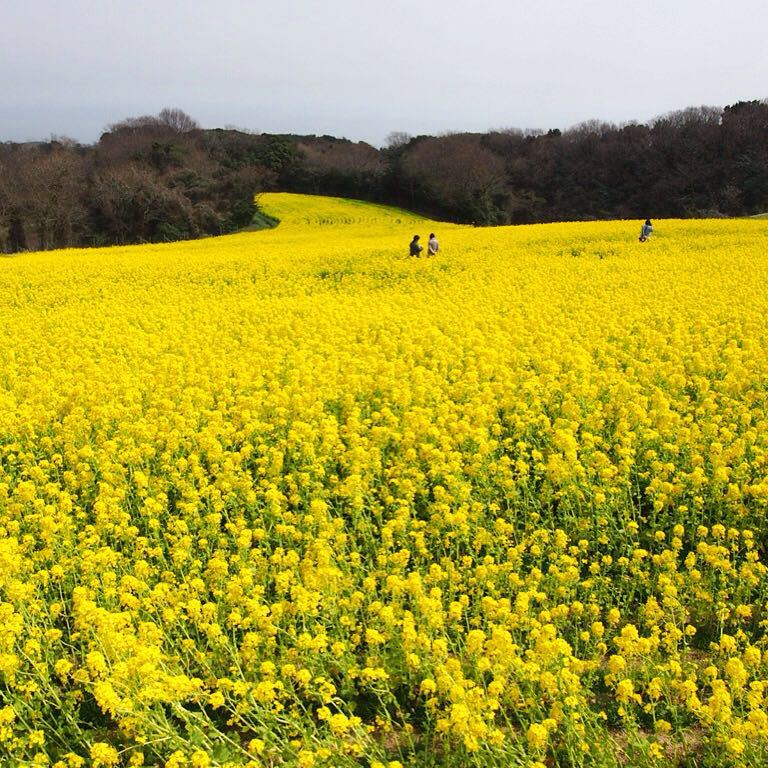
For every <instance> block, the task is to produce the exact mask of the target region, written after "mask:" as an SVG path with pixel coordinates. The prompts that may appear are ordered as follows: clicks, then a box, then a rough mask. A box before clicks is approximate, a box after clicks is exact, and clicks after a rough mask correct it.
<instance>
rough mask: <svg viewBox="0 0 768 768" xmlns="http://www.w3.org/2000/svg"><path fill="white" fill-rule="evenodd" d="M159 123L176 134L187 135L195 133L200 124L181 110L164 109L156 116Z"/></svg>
mask: <svg viewBox="0 0 768 768" xmlns="http://www.w3.org/2000/svg"><path fill="white" fill-rule="evenodd" d="M157 117H158V119H159V120H160V122H161V123H164V124H165V125H167V126H168V127H169V128H171V129H172V130H174V131H176V133H188V132H189V131H195V130H197V129H198V128H199V127H200V123H198V122H197V120H195V119H194V118H192V117H190V116H189V115H188V114H187V113H186V112H184V111H183V110H181V109H177V108H171V107H166V108H165V109H161V110H160V112H159V113H158V115H157Z"/></svg>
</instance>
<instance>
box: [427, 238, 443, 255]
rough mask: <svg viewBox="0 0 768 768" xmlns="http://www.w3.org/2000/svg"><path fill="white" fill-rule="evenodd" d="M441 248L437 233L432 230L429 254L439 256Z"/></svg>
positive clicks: (428, 246) (428, 247)
mask: <svg viewBox="0 0 768 768" xmlns="http://www.w3.org/2000/svg"><path fill="white" fill-rule="evenodd" d="M439 250H440V243H438V242H437V238H436V237H435V233H434V232H431V233H430V235H429V240H428V241H427V256H437V252H438V251H439Z"/></svg>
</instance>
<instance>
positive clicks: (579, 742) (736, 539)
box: [0, 194, 768, 768]
mask: <svg viewBox="0 0 768 768" xmlns="http://www.w3.org/2000/svg"><path fill="white" fill-rule="evenodd" d="M261 205H262V207H263V208H264V209H265V210H266V211H268V212H269V213H271V214H273V215H275V216H277V217H278V218H279V219H281V222H282V223H281V224H280V226H279V227H277V228H276V229H274V230H269V231H262V232H253V233H245V234H240V235H234V236H229V237H222V238H217V239H210V240H201V241H196V242H185V243H178V244H171V245H147V246H138V247H125V248H110V249H100V250H72V251H60V252H53V253H40V254H26V255H22V256H18V257H14V258H6V259H2V260H1V261H0V305H1V306H2V323H1V324H0V341H1V343H0V363H1V364H0V764H2V765H9V766H14V765H41V766H45V765H52V766H56V768H64V767H65V766H66V767H67V768H77V767H78V766H93V768H98V767H102V768H108V767H111V766H140V765H145V766H169V767H181V766H189V767H190V768H203V767H204V766H245V765H247V766H251V767H252V768H256V767H262V766H263V767H264V768H267V767H268V766H269V767H277V766H285V767H286V768H291V767H294V766H301V767H302V768H309V767H310V766H317V767H318V768H352V766H361V767H363V768H398V767H401V766H419V767H421V766H424V767H426V766H435V767H436V766H450V767H456V768H459V767H463V766H477V767H478V768H479V767H480V766H483V767H486V766H497V767H498V768H502V766H504V767H506V766H525V767H526V768H542V767H543V766H545V767H546V768H551V767H552V766H561V767H563V768H565V767H570V766H619V765H632V766H648V767H650V766H686V767H687V768H692V767H693V766H722V765H734V766H740V765H744V766H746V765H751V766H757V765H761V764H765V763H766V761H768V644H767V643H766V636H767V628H768V623H767V622H768V614H766V599H767V598H768V572H767V570H766V549H765V548H766V543H767V542H768V537H767V535H766V508H767V507H768V290H766V287H767V286H768V247H766V246H767V245H768V221H761V220H727V221H720V220H718V221H663V222H658V223H657V226H656V233H655V234H654V236H653V238H652V239H651V240H650V241H649V242H648V243H645V244H640V243H638V241H637V232H638V231H639V222H607V223H583V224H582V223H580V224H554V225H541V226H526V227H504V228H496V229H475V228H472V227H461V226H456V225H447V224H438V223H435V222H428V221H422V220H419V219H418V218H416V217H414V216H412V215H411V214H408V213H406V212H403V211H397V210H393V209H387V208H383V207H378V206H372V205H367V204H363V203H356V202H352V201H340V200H334V199H328V198H313V197H304V196H299V195H284V194H270V195H264V196H263V197H262V199H261ZM431 230H434V231H435V232H436V233H437V235H438V237H439V238H440V242H441V252H440V254H439V255H438V256H437V257H436V258H434V259H426V258H422V259H409V258H408V257H407V255H406V254H407V246H408V241H409V240H410V239H411V237H412V235H413V234H414V233H416V232H418V233H420V234H421V236H422V238H423V239H424V240H425V239H426V236H427V235H428V233H429V232H430V231H431Z"/></svg>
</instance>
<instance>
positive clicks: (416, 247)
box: [411, 235, 424, 256]
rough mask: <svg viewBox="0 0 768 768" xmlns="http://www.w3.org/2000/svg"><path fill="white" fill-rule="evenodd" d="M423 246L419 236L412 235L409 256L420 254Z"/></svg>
mask: <svg viewBox="0 0 768 768" xmlns="http://www.w3.org/2000/svg"><path fill="white" fill-rule="evenodd" d="M423 250H424V246H423V245H421V244H420V243H419V236H418V235H414V236H413V240H411V256H420V255H421V252H422V251H423Z"/></svg>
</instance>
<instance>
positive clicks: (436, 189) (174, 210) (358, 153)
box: [0, 101, 768, 252]
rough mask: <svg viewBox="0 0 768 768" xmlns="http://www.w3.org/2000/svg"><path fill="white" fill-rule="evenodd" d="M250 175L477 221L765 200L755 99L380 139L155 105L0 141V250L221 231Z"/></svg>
mask: <svg viewBox="0 0 768 768" xmlns="http://www.w3.org/2000/svg"><path fill="white" fill-rule="evenodd" d="M262 190H285V191H294V192H308V193H313V194H330V195H339V196H343V197H352V198H358V199H363V200H369V201H378V202H385V203H390V204H395V205H400V206H403V207H407V208H409V209H412V210H418V211H421V212H422V213H424V214H427V215H431V216H436V217H440V218H444V219H450V220H452V221H458V222H465V223H470V222H474V223H476V224H506V223H524V222H540V221H563V220H583V219H612V218H625V217H634V218H646V217H648V216H650V217H651V218H655V217H658V216H673V217H704V216H740V215H749V214H756V213H762V212H765V211H768V103H766V102H759V101H753V102H740V103H738V104H735V105H733V106H730V107H726V108H725V109H719V108H708V107H701V108H694V109H687V110H684V111H681V112H675V113H672V114H669V115H665V116H663V117H661V118H659V119H657V120H654V121H653V122H652V123H650V124H648V125H639V124H630V125H623V126H615V125H609V124H606V123H599V122H591V123H585V124H583V125H580V126H577V127H575V128H573V129H571V130H568V131H565V132H561V131H559V130H550V131H548V132H546V133H544V132H535V131H527V132H522V131H516V130H509V131H496V132H492V133H487V134H454V135H448V136H440V137H430V136H419V137H416V138H410V137H408V136H406V135H403V134H395V135H393V137H392V140H391V142H390V145H389V146H388V147H387V148H386V149H382V150H377V149H375V148H374V147H371V146H370V145H368V144H365V143H362V142H358V143H354V142H351V141H347V140H344V139H334V138H333V137H330V136H324V137H315V136H273V135H268V134H260V135H254V134H249V133H245V132H242V131H237V130H201V129H199V128H197V127H196V124H195V123H194V121H192V120H191V119H190V118H188V117H187V116H186V115H184V113H180V112H179V111H178V110H164V113H161V115H160V116H159V117H157V118H153V117H143V118H133V119H129V120H125V121H123V122H122V123H118V124H116V125H114V126H111V127H110V130H109V131H108V132H107V133H105V134H104V136H102V138H101V140H100V141H99V142H98V143H97V144H96V145H95V146H93V147H83V146H77V145H72V144H71V143H67V142H61V141H52V142H49V143H44V144H35V145H13V144H6V145H0V251H10V252H14V251H19V250H25V249H32V250H35V249H44V248H53V247H65V246H72V245H98V244H108V243H133V242H149V241H168V240H177V239H183V238H190V237H198V236H201V235H206V234H220V233H222V232H228V231H232V230H235V229H239V228H241V227H244V226H247V225H249V224H250V223H251V221H252V220H253V219H252V217H253V214H254V206H253V194H254V193H257V192H259V191H262ZM259 221H261V220H259Z"/></svg>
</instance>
